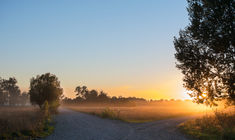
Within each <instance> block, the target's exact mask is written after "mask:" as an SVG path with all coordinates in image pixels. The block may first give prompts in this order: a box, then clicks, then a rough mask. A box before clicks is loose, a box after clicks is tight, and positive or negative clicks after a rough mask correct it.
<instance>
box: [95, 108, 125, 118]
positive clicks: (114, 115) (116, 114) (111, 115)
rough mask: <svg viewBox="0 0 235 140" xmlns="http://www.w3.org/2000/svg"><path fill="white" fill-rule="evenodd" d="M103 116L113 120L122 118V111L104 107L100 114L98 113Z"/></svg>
mask: <svg viewBox="0 0 235 140" xmlns="http://www.w3.org/2000/svg"><path fill="white" fill-rule="evenodd" d="M98 115H99V116H100V117H102V118H109V119H112V120H120V119H121V118H120V111H114V110H111V109H109V108H106V109H104V110H103V111H102V112H101V113H100V114H98Z"/></svg>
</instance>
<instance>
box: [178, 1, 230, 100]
mask: <svg viewBox="0 0 235 140" xmlns="http://www.w3.org/2000/svg"><path fill="white" fill-rule="evenodd" d="M188 13H189V17H190V18H189V19H190V25H189V26H187V27H186V28H185V30H183V31H180V33H179V37H178V38H175V40H174V45H175V49H176V54H175V57H176V59H177V60H178V63H177V67H178V68H179V69H180V70H181V71H182V73H183V74H184V79H183V80H184V87H185V88H186V89H188V90H190V91H191V92H190V93H189V95H190V96H191V97H192V98H194V101H195V102H197V103H206V104H209V105H216V103H215V102H214V101H217V100H220V99H227V100H228V101H229V103H231V104H233V103H234V104H235V1H234V0H188Z"/></svg>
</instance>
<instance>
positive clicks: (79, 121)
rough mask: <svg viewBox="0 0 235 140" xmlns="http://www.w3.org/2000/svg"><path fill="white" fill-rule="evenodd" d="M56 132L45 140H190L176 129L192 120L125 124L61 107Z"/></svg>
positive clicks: (182, 119) (184, 118)
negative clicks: (186, 121) (184, 122)
mask: <svg viewBox="0 0 235 140" xmlns="http://www.w3.org/2000/svg"><path fill="white" fill-rule="evenodd" d="M59 112H60V114H59V115H57V116H56V122H57V123H56V126H55V131H54V133H53V134H52V135H50V136H48V137H46V138H45V140H188V138H186V137H185V136H184V135H183V134H181V133H179V132H178V130H177V129H176V126H177V125H178V124H180V123H181V122H183V121H185V120H187V119H190V118H191V117H181V118H174V119H167V120H160V121H155V122H148V123H139V124H135V123H125V122H122V121H117V120H109V119H102V118H99V117H96V116H93V115H88V114H84V113H80V112H75V111H72V110H69V109H65V108H60V109H59Z"/></svg>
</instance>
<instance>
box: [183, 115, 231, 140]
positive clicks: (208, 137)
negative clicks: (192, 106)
mask: <svg viewBox="0 0 235 140" xmlns="http://www.w3.org/2000/svg"><path fill="white" fill-rule="evenodd" d="M180 129H181V130H182V131H184V132H185V133H187V134H189V135H192V136H194V137H196V138H198V139H202V140H214V139H222V140H232V139H235V112H230V113H228V112H221V111H220V112H219V111H215V112H214V115H205V116H203V117H201V118H198V119H195V120H190V121H188V122H185V123H183V124H181V125H180Z"/></svg>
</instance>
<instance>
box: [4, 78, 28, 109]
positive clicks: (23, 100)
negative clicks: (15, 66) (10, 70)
mask: <svg viewBox="0 0 235 140" xmlns="http://www.w3.org/2000/svg"><path fill="white" fill-rule="evenodd" d="M16 83H17V80H16V79H15V78H9V79H8V80H7V79H2V78H1V77H0V105H26V104H29V103H30V101H29V94H28V93H26V92H23V93H21V91H20V89H19V87H18V86H17V85H16Z"/></svg>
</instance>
